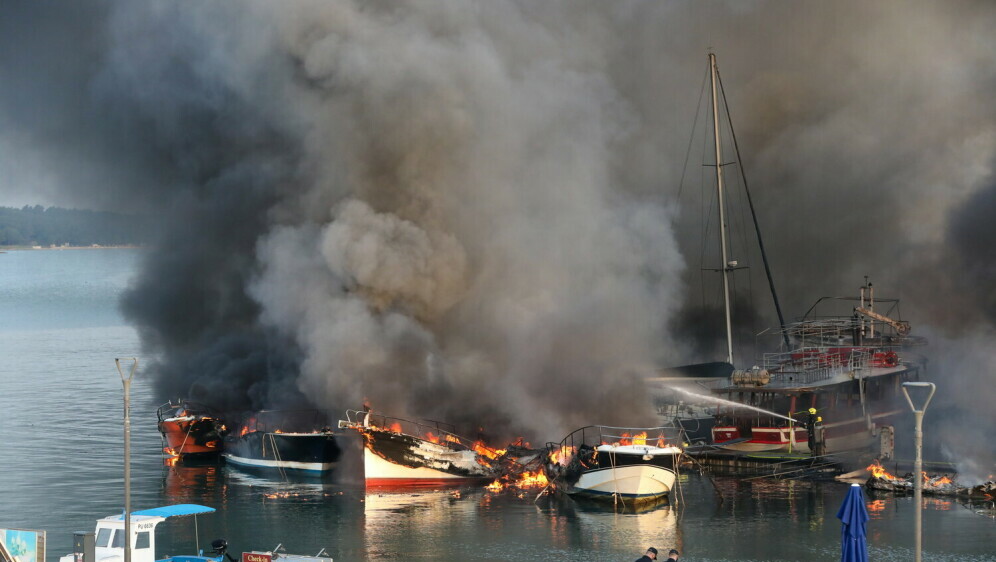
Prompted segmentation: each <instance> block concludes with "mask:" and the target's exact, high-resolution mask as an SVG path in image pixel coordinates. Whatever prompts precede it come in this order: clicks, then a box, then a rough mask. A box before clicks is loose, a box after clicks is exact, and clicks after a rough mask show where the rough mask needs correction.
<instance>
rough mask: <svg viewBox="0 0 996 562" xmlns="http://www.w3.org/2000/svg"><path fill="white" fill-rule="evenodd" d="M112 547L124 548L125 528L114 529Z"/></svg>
mask: <svg viewBox="0 0 996 562" xmlns="http://www.w3.org/2000/svg"><path fill="white" fill-rule="evenodd" d="M111 548H124V530H123V529H121V530H117V531H114V539H113V540H112V542H111Z"/></svg>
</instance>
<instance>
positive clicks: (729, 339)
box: [709, 53, 733, 365]
mask: <svg viewBox="0 0 996 562" xmlns="http://www.w3.org/2000/svg"><path fill="white" fill-rule="evenodd" d="M709 70H710V72H709V77H710V82H711V84H712V126H713V136H714V138H715V139H716V203H717V206H718V207H719V243H720V247H721V248H722V253H723V299H724V304H725V310H726V362H727V363H730V364H731V365H732V364H733V323H732V321H731V319H730V261H729V257H728V256H727V251H726V215H725V212H724V210H723V150H722V148H721V146H720V142H719V96H718V94H717V92H716V75H717V73H718V72H719V70H718V69H717V67H716V55H714V54H712V53H709Z"/></svg>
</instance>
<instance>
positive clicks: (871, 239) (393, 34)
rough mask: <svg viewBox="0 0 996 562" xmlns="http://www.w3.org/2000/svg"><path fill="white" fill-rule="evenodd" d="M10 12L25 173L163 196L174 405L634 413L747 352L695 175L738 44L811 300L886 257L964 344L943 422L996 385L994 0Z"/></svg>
mask: <svg viewBox="0 0 996 562" xmlns="http://www.w3.org/2000/svg"><path fill="white" fill-rule="evenodd" d="M2 10H3V12H4V14H3V16H4V17H0V79H2V80H3V83H4V87H3V88H0V125H2V127H0V131H2V132H0V148H2V149H3V151H2V153H0V154H3V155H0V178H2V180H3V181H4V183H5V187H4V189H5V190H7V189H12V190H16V191H17V194H18V195H19V196H21V197H23V194H24V192H26V191H27V190H28V189H33V188H34V187H31V188H29V187H25V186H24V185H22V184H24V183H25V182H29V181H30V182H35V183H36V184H37V185H36V187H37V189H39V190H41V191H42V192H43V193H47V194H55V193H60V195H59V197H60V199H58V200H57V201H56V202H59V203H60V204H77V205H80V206H100V207H104V208H108V207H114V208H118V209H120V208H125V209H128V210H133V211H136V212H141V213H144V214H148V215H150V216H151V215H154V216H156V217H157V219H158V220H156V221H150V229H156V230H157V232H160V233H161V236H160V243H159V244H158V245H157V246H156V247H155V248H154V249H152V250H150V252H149V253H148V255H147V260H146V263H145V264H144V267H143V269H142V272H141V274H140V275H139V276H138V278H137V279H136V280H135V282H134V284H133V286H132V289H131V290H130V291H129V293H128V295H127V296H126V298H125V302H124V309H125V311H126V313H127V314H128V316H129V317H130V318H131V319H132V320H133V321H134V323H135V324H136V325H137V326H138V327H139V329H140V330H141V333H142V337H143V341H144V342H145V345H146V347H147V349H148V351H149V353H150V354H154V355H155V357H157V358H158V359H157V363H156V365H155V371H156V373H157V380H158V383H159V389H160V391H161V393H162V394H163V395H164V396H163V397H164V398H165V397H168V396H175V395H177V394H194V395H197V396H199V397H201V398H206V399H210V400H212V401H214V402H216V403H218V404H219V405H222V406H226V407H252V408H258V407H264V406H266V407H277V406H282V405H291V404H301V403H311V404H314V405H317V406H321V407H327V408H336V409H338V408H345V407H353V406H355V405H358V404H359V403H360V402H362V400H363V399H365V398H366V399H369V400H370V401H371V403H372V404H373V406H374V408H375V409H378V410H381V411H384V412H386V413H395V414H398V415H411V416H421V417H435V418H439V419H445V420H447V421H451V422H454V423H458V424H460V425H461V427H462V428H464V429H465V430H467V431H476V430H477V428H478V427H484V428H485V430H486V431H490V432H493V433H494V434H502V435H505V436H510V435H513V434H518V433H520V432H521V433H524V434H526V435H527V436H529V437H531V438H536V439H555V438H557V437H559V435H558V434H559V433H562V432H564V431H567V430H570V429H573V427H574V426H578V425H582V424H587V423H614V422H619V423H624V422H628V421H638V420H637V419H636V418H638V417H639V416H635V415H632V416H630V415H628V414H632V413H633V412H636V411H639V410H641V408H642V407H641V408H635V407H634V406H633V403H634V402H633V401H634V399H637V400H638V399H639V397H640V396H641V395H642V392H643V391H642V388H641V387H640V385H639V384H638V383H637V382H636V381H637V379H638V377H639V375H641V374H643V373H646V372H647V371H648V370H649V369H652V368H653V367H654V366H662V365H673V364H675V363H681V362H695V361H711V360H716V359H721V358H722V355H721V354H720V355H719V356H717V355H715V353H717V350H719V349H720V348H719V346H716V345H714V342H710V341H708V340H710V339H711V337H710V333H711V332H715V330H714V329H713V328H712V327H711V323H712V322H714V321H713V320H710V318H711V317H712V316H713V314H714V313H713V312H712V311H713V310H715V307H716V306H717V304H718V303H717V302H716V300H715V291H714V288H715V287H716V286H717V283H716V277H715V274H712V273H710V272H701V271H700V269H701V268H714V267H716V263H714V258H713V257H711V256H708V255H707V254H706V252H705V251H704V250H702V249H701V247H700V244H701V238H702V236H701V234H702V232H703V230H702V229H703V227H702V224H703V222H704V220H709V217H710V216H711V213H713V212H714V211H713V210H712V209H711V208H710V201H709V197H710V196H709V195H708V192H707V194H706V195H704V196H703V197H704V198H703V200H702V202H700V203H699V202H693V201H690V200H689V198H688V197H687V194H688V193H690V192H691V191H692V190H693V188H694V189H697V186H696V185H695V184H697V183H699V182H700V180H702V179H703V178H704V179H706V180H707V179H708V177H709V173H710V170H709V169H704V171H702V172H699V171H698V170H692V171H691V172H690V173H688V174H687V176H686V180H685V182H684V184H685V186H684V187H683V188H682V196H681V197H678V196H677V195H678V193H677V192H678V183H679V179H680V178H681V175H682V169H683V167H684V156H685V153H686V149H687V143H688V140H689V135H690V134H692V132H693V118H694V116H695V108H696V103H697V100H698V95H699V90H700V87H701V84H702V82H701V81H702V78H703V75H704V72H705V62H706V56H705V55H706V52H707V50H708V49H709V48H712V49H714V50H715V52H716V53H717V54H718V56H719V62H720V68H721V73H722V77H723V82H724V86H725V88H726V91H727V97H728V100H729V104H730V109H731V112H732V113H733V116H732V117H733V121H734V125H735V127H736V128H737V134H738V140H739V142H740V145H741V149H742V150H743V151H744V153H743V158H744V162H743V165H744V167H745V170H746V172H747V175H748V177H749V179H750V182H751V188H752V192H753V195H754V196H755V204H756V205H757V207H758V209H759V213H760V217H759V218H760V221H761V224H762V227H763V229H764V233H765V235H766V239H765V243H766V245H767V246H768V250H769V254H770V257H771V260H772V267H773V271H774V274H775V280H776V283H777V284H778V287H779V290H780V293H781V294H780V296H781V297H782V306H783V308H784V309H785V311H786V315H787V316H788V317H789V318H790V319H791V318H792V317H795V316H798V315H800V314H801V313H802V312H803V311H804V310H805V309H806V307H808V305H809V304H810V303H811V302H812V301H813V300H814V299H815V298H816V297H818V296H823V295H845V294H846V295H850V294H853V293H854V292H855V290H856V288H857V287H858V286H859V285H860V284H861V283H862V282H863V280H864V276H865V275H868V276H870V277H871V280H872V281H873V282H875V285H876V287H877V291H878V294H880V295H882V296H896V297H900V298H902V299H903V302H904V306H903V310H902V312H903V314H904V318H906V319H909V320H911V322H912V323H913V325H914V330H915V331H917V332H921V333H922V332H924V331H928V332H929V334H930V336H931V337H933V338H935V339H936V341H937V342H938V343H935V344H934V346H935V347H934V349H942V350H943V351H944V352H943V353H936V352H931V353H934V354H935V355H934V356H932V359H933V360H932V362H931V363H930V369H929V371H928V373H927V376H926V377H925V378H927V379H931V378H933V379H934V380H936V381H937V382H938V385H939V395H938V398H937V399H936V400H937V401H938V402H937V403H936V404H937V406H936V407H938V410H937V411H936V412H937V414H938V417H937V419H936V421H935V423H937V424H941V423H942V421H947V420H951V421H952V423H951V425H950V426H947V427H949V428H955V429H956V428H958V427H964V426H965V425H966V424H970V423H971V422H970V421H966V419H964V418H958V419H955V418H954V417H953V416H954V414H953V413H951V412H953V411H954V408H952V407H951V406H950V405H951V404H954V403H960V402H964V400H967V399H968V398H966V393H967V394H969V395H971V396H972V400H979V402H980V403H984V402H985V401H986V400H987V399H988V401H990V402H991V401H992V398H993V392H992V383H991V377H990V375H989V373H988V372H987V371H986V369H985V365H990V364H992V362H991V361H990V359H991V358H990V357H989V355H988V353H987V352H986V351H985V350H986V346H985V345H983V344H984V342H985V341H986V338H987V337H988V335H989V334H991V333H992V329H993V320H994V318H993V297H992V290H991V286H992V281H991V280H992V266H991V265H990V264H989V261H991V260H988V259H986V258H987V254H986V251H987V250H988V249H989V248H990V247H992V245H993V241H994V236H993V232H992V230H991V229H990V228H989V227H988V226H987V225H988V224H989V223H990V222H991V221H988V220H987V217H988V214H989V213H991V211H992V209H993V205H994V201H993V197H992V196H991V193H992V192H993V190H992V187H991V185H992V182H991V168H992V162H994V161H996V158H994V157H996V127H994V124H996V115H994V112H996V110H994V108H993V106H992V104H991V101H990V100H991V96H992V91H993V89H994V85H996V80H994V78H996V73H994V72H993V70H992V69H993V68H996V65H994V64H993V63H994V61H993V58H994V54H993V53H996V48H994V47H996V45H993V43H994V39H993V36H992V34H991V31H990V30H991V29H992V28H993V27H994V24H996V8H994V6H993V5H991V4H990V3H987V2H969V1H956V2H928V1H918V2H913V3H910V2H905V1H898V0H897V1H893V2H876V3H872V4H868V3H863V2H843V3H841V2H836V3H824V4H814V3H805V4H790V3H771V2H763V1H762V2H754V3H749V4H744V3H742V2H733V3H710V4H708V5H702V3H675V2H668V3H636V2H633V3H627V2H613V3H604V2H590V3H580V4H579V3H577V2H571V3H557V2H543V3H535V2H521V3H520V2H513V1H508V2H497V1H495V2H479V3H473V4H472V3H448V2H442V1H429V0H426V1H419V2H408V3H404V4H398V3H394V2H369V1H367V2H336V3H328V2H301V3H294V4H292V5H286V4H275V3H266V2H258V3H257V2H251V3H241V4H239V5H237V6H236V5H231V4H227V3H211V2H202V3H198V4H196V5H193V6H191V5H184V6H182V7H179V6H171V5H169V4H153V5H145V4H135V3H128V2H117V3H106V4H99V5H96V6H87V7H84V6H80V5H75V4H74V5H62V6H59V5H52V4H44V5H40V6H39V5H37V3H23V4H22V3H16V2H14V3H7V4H5V5H4V7H3V8H2ZM27 29H30V30H32V33H27V32H26V31H24V30H27ZM953 38H956V40H953ZM702 119H703V118H702V117H701V116H700V119H699V123H698V125H699V126H700V127H701V126H702V124H703V120H702ZM694 144H695V146H696V148H697V149H701V137H698V140H697V141H695V143H694ZM727 154H731V152H729V151H728V152H727ZM4 155H5V156H4ZM692 161H693V163H694V166H692V167H693V168H694V167H697V165H698V164H699V163H700V162H699V160H696V158H693V159H692ZM8 185H11V187H9V188H8ZM734 187H736V186H734ZM49 196H50V197H52V198H55V197H56V196H55V195H49ZM64 202H68V203H64ZM732 203H737V200H736V199H735V197H734V200H733V201H732ZM740 203H741V204H742V201H740ZM741 209H742V207H741ZM742 213H743V211H742V210H741V211H739V212H737V213H734V216H733V217H731V221H733V222H734V223H735V225H736V224H737V221H739V224H740V226H742V225H744V224H749V223H748V222H746V221H745V220H744V219H743V214H742ZM712 220H713V223H712V226H711V228H712V234H714V232H715V222H714V221H715V219H712ZM740 230H745V229H743V228H740ZM744 236H747V238H744V239H743V240H742V241H741V242H739V243H740V244H741V246H742V248H743V249H742V250H739V251H738V252H737V255H735V256H734V258H735V259H738V260H740V261H741V263H744V264H749V265H750V266H751V269H749V270H744V271H741V272H738V273H737V275H736V280H735V282H736V284H737V288H738V290H740V291H738V300H737V303H738V308H739V310H740V311H743V312H742V313H739V314H736V322H737V323H738V326H737V331H738V333H744V334H754V333H757V331H759V330H760V329H762V328H764V327H766V326H768V325H772V324H774V323H775V322H774V317H773V314H772V313H771V312H770V310H771V307H770V304H769V303H770V301H769V300H767V298H766V297H765V296H764V295H765V281H764V280H763V278H762V277H760V273H761V267H760V262H759V261H758V260H757V258H756V256H750V255H748V254H749V251H748V250H747V247H749V246H750V245H751V240H750V239H749V236H750V233H749V232H747V234H746V235H744ZM686 263H687V265H686ZM703 287H706V289H703ZM745 289H751V291H750V292H752V293H753V294H754V300H753V301H752V302H753V307H754V308H753V310H750V309H749V305H745V304H744V303H747V302H748V300H747V297H745V296H744V292H745V291H744V290H745ZM748 320H749V321H748ZM715 336H722V333H717V334H715ZM745 337H747V336H745ZM941 342H943V343H941ZM956 349H957V350H958V352H957V353H954V352H952V350H956ZM703 354H705V355H709V356H702V355H703ZM744 355H745V353H744V352H742V351H741V348H739V347H738V350H737V356H738V357H742V356H744ZM955 357H957V358H959V359H960V360H961V362H959V363H955V362H954V361H953V359H954V358H955ZM748 360H749V359H747V358H745V359H744V361H748ZM942 377H943V378H942ZM955 380H957V382H955ZM941 412H946V413H945V414H944V416H943V418H942V416H941V414H940V413H941ZM969 412H971V411H969ZM969 419H970V420H976V421H977V422H980V423H981V422H985V423H988V425H989V426H991V425H992V423H991V421H992V420H991V418H988V419H987V418H984V417H982V416H981V415H980V417H978V418H969ZM928 421H929V418H928ZM911 423H912V422H911ZM944 431H945V432H946V433H945V435H947V436H948V437H950V438H949V439H946V441H947V446H948V448H949V449H950V450H951V451H952V454H954V455H958V456H964V455H966V454H967V452H968V451H970V450H971V446H972V445H973V443H977V441H973V440H972V439H968V438H965V439H959V438H954V437H951V436H955V437H957V436H958V433H957V431H954V430H949V429H944ZM934 433H935V434H940V433H941V430H937V431H935V432H934ZM927 436H928V439H930V438H931V432H930V430H929V429H928V432H927ZM987 462H990V463H991V460H990V461H987ZM983 466H985V464H983Z"/></svg>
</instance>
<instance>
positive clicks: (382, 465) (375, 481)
mask: <svg viewBox="0 0 996 562" xmlns="http://www.w3.org/2000/svg"><path fill="white" fill-rule="evenodd" d="M363 470H364V477H365V479H366V482H367V484H368V485H420V484H421V485H431V484H436V483H458V482H466V481H471V480H480V479H482V478H483V477H482V476H477V477H469V476H462V475H460V474H451V473H449V472H444V471H442V470H436V469H434V468H430V467H427V466H419V467H411V466H405V465H402V464H398V463H394V462H391V461H388V460H386V459H384V458H382V457H381V456H380V455H378V454H377V453H374V452H373V451H371V450H370V449H369V448H366V447H365V448H364V449H363Z"/></svg>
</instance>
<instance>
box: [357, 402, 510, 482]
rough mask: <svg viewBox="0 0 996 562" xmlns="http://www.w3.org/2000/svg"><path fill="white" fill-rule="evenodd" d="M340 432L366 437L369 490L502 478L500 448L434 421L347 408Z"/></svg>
mask: <svg viewBox="0 0 996 562" xmlns="http://www.w3.org/2000/svg"><path fill="white" fill-rule="evenodd" d="M339 428H340V429H347V430H353V431H356V432H358V433H359V434H360V435H361V436H362V437H363V445H364V447H363V469H364V480H365V482H366V485H367V486H381V487H384V486H396V487H412V486H416V487H417V486H440V485H455V484H465V483H469V482H478V481H480V482H484V481H489V480H493V479H494V478H496V477H497V476H498V464H499V459H500V458H501V457H502V456H503V455H504V454H505V451H504V450H496V449H493V448H491V447H488V446H486V445H485V444H484V443H483V442H481V441H471V440H470V439H467V438H465V437H461V436H459V435H457V434H455V433H453V429H454V428H453V426H451V425H449V424H445V423H442V422H436V421H427V420H423V421H412V420H406V419H402V418H393V417H387V416H383V415H379V414H374V413H372V412H370V411H366V410H364V411H361V410H347V411H346V419H345V420H340V421H339Z"/></svg>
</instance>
